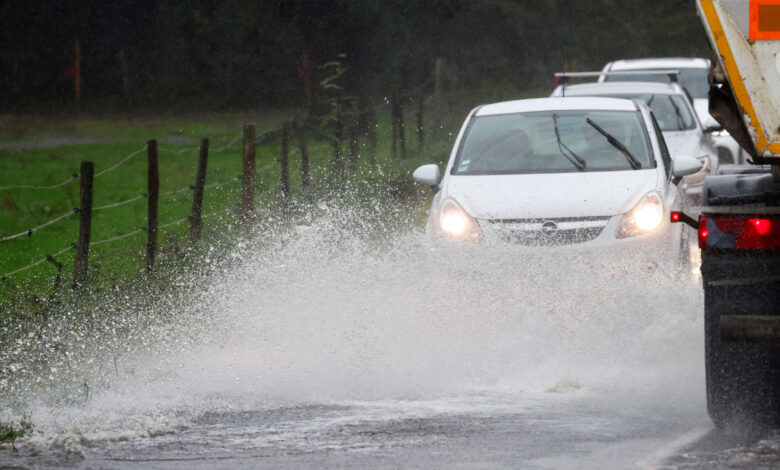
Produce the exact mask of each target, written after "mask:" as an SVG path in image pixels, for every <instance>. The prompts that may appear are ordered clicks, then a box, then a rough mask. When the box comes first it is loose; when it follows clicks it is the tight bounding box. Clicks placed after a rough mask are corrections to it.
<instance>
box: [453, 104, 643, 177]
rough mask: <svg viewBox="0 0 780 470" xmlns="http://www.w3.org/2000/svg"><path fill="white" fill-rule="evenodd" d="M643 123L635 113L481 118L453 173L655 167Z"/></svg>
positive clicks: (545, 113) (468, 133) (462, 147)
mask: <svg viewBox="0 0 780 470" xmlns="http://www.w3.org/2000/svg"><path fill="white" fill-rule="evenodd" d="M642 122H643V121H642V120H641V115H640V114H639V113H638V112H634V111H543V112H528V113H517V114H501V115H494V116H477V117H474V118H473V119H472V121H471V123H470V124H469V127H468V129H467V131H466V134H465V135H464V137H463V142H462V143H461V145H460V149H459V152H458V156H457V158H456V161H455V166H454V168H453V173H454V174H464V175H465V174H524V173H568V172H577V171H591V172H592V171H621V170H633V169H640V168H653V167H654V163H653V159H652V153H651V150H650V143H649V141H648V136H647V132H646V131H645V128H644V126H643V125H642ZM556 127H557V132H556ZM605 133H606V134H608V136H609V137H610V138H611V139H612V143H610V141H609V139H608V137H607V136H605V135H604V134H605ZM621 147H622V149H621Z"/></svg>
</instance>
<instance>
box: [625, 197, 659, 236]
mask: <svg viewBox="0 0 780 470" xmlns="http://www.w3.org/2000/svg"><path fill="white" fill-rule="evenodd" d="M663 221H664V206H663V203H662V202H661V197H660V196H659V195H658V194H657V193H655V192H651V193H649V194H648V195H647V196H645V197H644V198H642V200H641V201H639V203H638V204H637V205H636V206H634V208H633V209H631V210H630V211H628V212H626V213H625V214H624V215H623V218H622V219H621V220H620V225H619V226H618V230H617V237H618V238H628V237H634V236H636V235H642V234H645V233H650V232H652V231H653V230H656V229H657V228H658V227H660V226H661V225H662V224H663Z"/></svg>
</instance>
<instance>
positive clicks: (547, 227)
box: [542, 220, 558, 237]
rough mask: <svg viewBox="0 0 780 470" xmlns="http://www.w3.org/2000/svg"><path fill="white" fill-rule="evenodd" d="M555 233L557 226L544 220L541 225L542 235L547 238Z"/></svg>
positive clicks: (550, 221)
mask: <svg viewBox="0 0 780 470" xmlns="http://www.w3.org/2000/svg"><path fill="white" fill-rule="evenodd" d="M557 231H558V224H556V223H555V222H553V221H552V220H546V221H545V222H544V223H543V224H542V233H543V234H544V235H547V236H548V237H549V236H552V235H554V234H555V232H557Z"/></svg>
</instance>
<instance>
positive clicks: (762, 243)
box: [699, 216, 780, 250]
mask: <svg viewBox="0 0 780 470" xmlns="http://www.w3.org/2000/svg"><path fill="white" fill-rule="evenodd" d="M772 222H773V221H772V220H771V219H755V218H747V217H718V216H714V217H713V216H702V217H701V219H700V220H699V247H700V248H701V249H702V250H706V249H707V248H722V249H735V250H758V249H769V250H779V249H780V221H777V220H775V221H774V222H775V223H772Z"/></svg>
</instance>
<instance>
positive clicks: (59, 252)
mask: <svg viewBox="0 0 780 470" xmlns="http://www.w3.org/2000/svg"><path fill="white" fill-rule="evenodd" d="M75 246H76V245H70V246H69V247H67V248H64V249H62V250H60V251H58V252H56V253H53V254H51V255H47V256H51V257H52V258H53V257H55V256H59V255H61V254H63V253H65V252H66V251H68V250H72V249H73V248H74V247H75ZM46 260H47V258H43V259H41V260H38V261H36V262H34V263H31V264H28V265H27V266H24V267H22V268H19V269H17V270H16V271H11V272H10V273H5V274H3V275H2V276H0V278H7V277H8V276H13V275H14V274H17V273H20V272H22V271H27V270H28V269H30V268H33V267H35V266H38V265H39V264H41V263H43V262H45V261H46Z"/></svg>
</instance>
